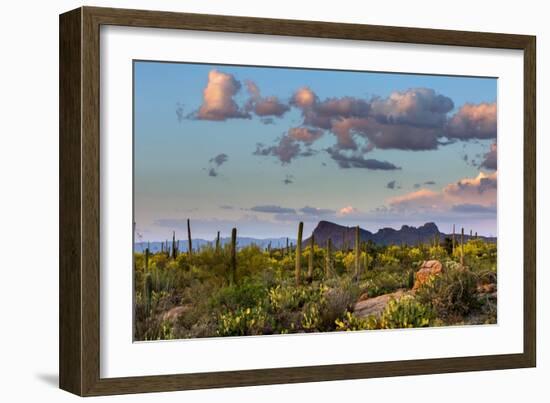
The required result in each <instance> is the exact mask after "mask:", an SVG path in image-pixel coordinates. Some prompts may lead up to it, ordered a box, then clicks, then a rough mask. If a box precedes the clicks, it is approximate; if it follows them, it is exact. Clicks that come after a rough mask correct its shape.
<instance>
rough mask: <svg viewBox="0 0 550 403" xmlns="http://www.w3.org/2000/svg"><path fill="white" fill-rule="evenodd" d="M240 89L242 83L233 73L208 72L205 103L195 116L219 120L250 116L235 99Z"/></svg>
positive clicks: (204, 93)
mask: <svg viewBox="0 0 550 403" xmlns="http://www.w3.org/2000/svg"><path fill="white" fill-rule="evenodd" d="M240 89H241V83H240V82H239V81H237V80H236V79H235V77H233V76H232V75H231V74H227V73H222V72H220V71H218V70H211V71H210V72H209V73H208V83H207V85H206V88H205V89H204V90H203V103H202V105H201V106H200V107H199V110H198V111H197V113H196V115H195V117H196V118H197V119H203V120H219V121H222V120H226V119H229V118H250V115H249V114H248V113H247V112H246V111H243V110H241V109H240V108H239V107H238V105H237V103H236V102H235V100H234V99H233V97H234V96H235V95H236V94H237V93H238V92H239V90H240Z"/></svg>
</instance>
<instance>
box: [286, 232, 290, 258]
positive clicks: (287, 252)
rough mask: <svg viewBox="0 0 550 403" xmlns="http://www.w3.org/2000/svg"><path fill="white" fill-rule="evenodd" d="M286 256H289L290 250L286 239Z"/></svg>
mask: <svg viewBox="0 0 550 403" xmlns="http://www.w3.org/2000/svg"><path fill="white" fill-rule="evenodd" d="M286 254H287V256H290V248H289V246H288V237H287V238H286Z"/></svg>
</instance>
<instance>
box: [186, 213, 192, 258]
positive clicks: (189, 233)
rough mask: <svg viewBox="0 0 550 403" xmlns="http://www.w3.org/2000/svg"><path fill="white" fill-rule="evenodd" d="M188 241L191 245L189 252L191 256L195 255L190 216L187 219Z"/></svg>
mask: <svg viewBox="0 0 550 403" xmlns="http://www.w3.org/2000/svg"><path fill="white" fill-rule="evenodd" d="M187 242H188V245H189V246H188V250H187V254H188V255H189V256H191V255H193V242H192V241H191V222H190V221H189V218H188V219H187Z"/></svg>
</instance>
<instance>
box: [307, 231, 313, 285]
mask: <svg viewBox="0 0 550 403" xmlns="http://www.w3.org/2000/svg"><path fill="white" fill-rule="evenodd" d="M314 254H315V236H314V235H313V234H311V238H309V259H308V262H307V281H308V283H311V280H312V279H313V257H314Z"/></svg>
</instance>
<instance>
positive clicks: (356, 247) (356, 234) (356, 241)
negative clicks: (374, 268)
mask: <svg viewBox="0 0 550 403" xmlns="http://www.w3.org/2000/svg"><path fill="white" fill-rule="evenodd" d="M360 257H361V251H360V250H359V225H357V226H356V227H355V280H358V279H359V271H360V267H361V266H360V262H359V260H360Z"/></svg>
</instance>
